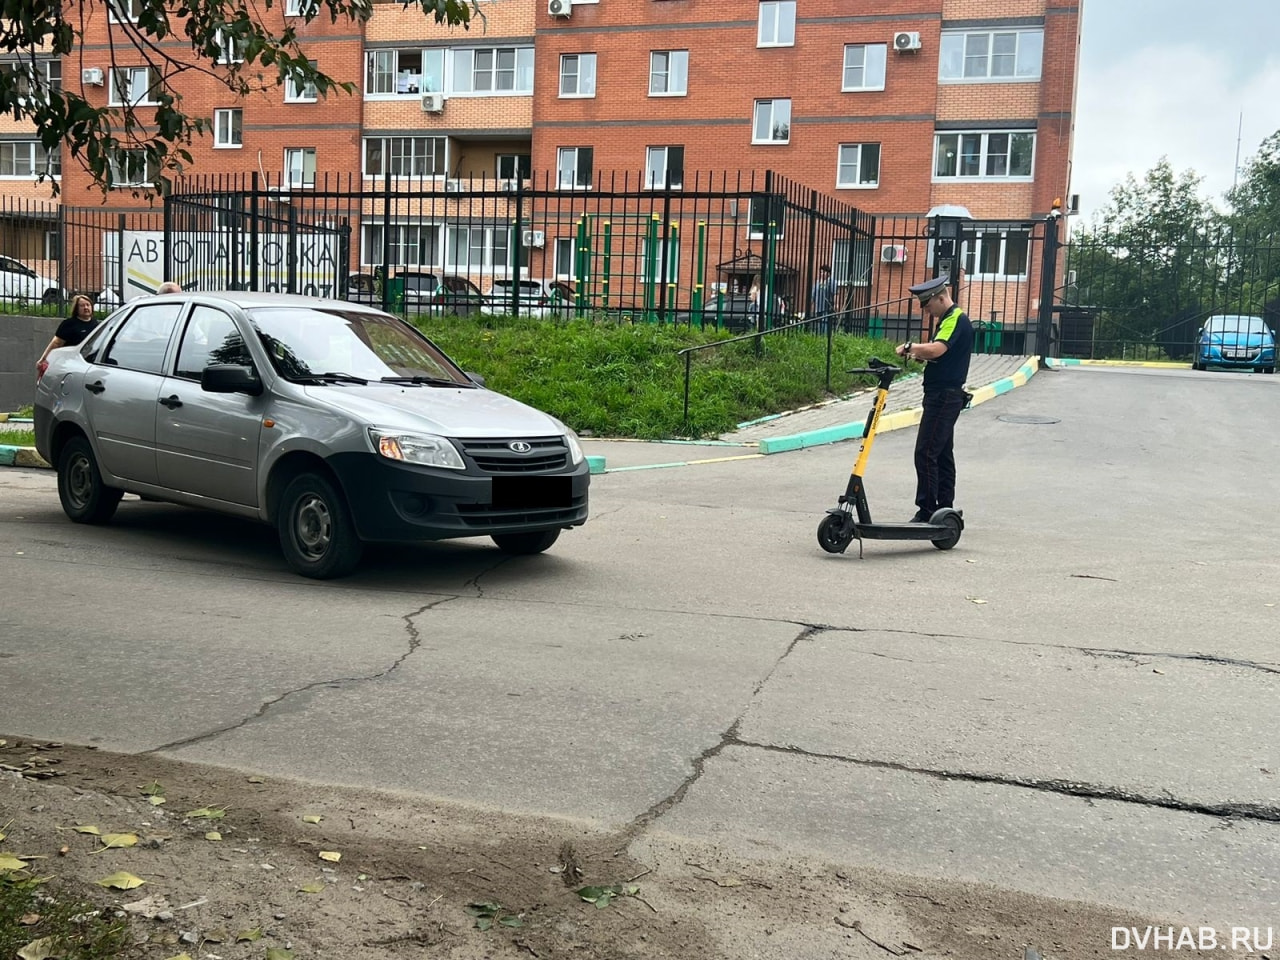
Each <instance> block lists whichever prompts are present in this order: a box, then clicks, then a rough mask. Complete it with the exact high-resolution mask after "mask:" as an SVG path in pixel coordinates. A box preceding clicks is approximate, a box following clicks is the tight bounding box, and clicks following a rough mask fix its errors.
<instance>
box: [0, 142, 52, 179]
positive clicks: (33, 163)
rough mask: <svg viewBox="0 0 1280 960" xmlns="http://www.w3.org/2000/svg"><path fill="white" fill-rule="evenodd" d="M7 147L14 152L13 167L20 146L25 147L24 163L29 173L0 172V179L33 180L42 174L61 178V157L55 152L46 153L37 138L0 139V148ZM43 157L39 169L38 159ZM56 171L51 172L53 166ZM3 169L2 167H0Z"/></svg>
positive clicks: (15, 165) (15, 167)
mask: <svg viewBox="0 0 1280 960" xmlns="http://www.w3.org/2000/svg"><path fill="white" fill-rule="evenodd" d="M4 147H9V148H11V149H12V150H13V152H14V169H15V170H16V169H17V154H18V152H19V148H20V147H25V148H26V154H27V161H26V165H27V166H28V167H30V168H31V172H30V173H0V180H35V179H37V178H39V177H40V176H41V175H42V174H43V175H45V176H48V177H50V178H52V179H54V180H61V179H62V157H61V156H60V155H59V154H57V153H48V152H47V151H46V150H45V149H44V144H43V143H41V142H40V141H39V140H0V149H2V148H4ZM41 157H43V158H44V161H45V163H44V169H43V170H41V169H40V159H41ZM54 167H56V168H57V172H56V173H55V172H53V168H54ZM0 169H3V168H0Z"/></svg>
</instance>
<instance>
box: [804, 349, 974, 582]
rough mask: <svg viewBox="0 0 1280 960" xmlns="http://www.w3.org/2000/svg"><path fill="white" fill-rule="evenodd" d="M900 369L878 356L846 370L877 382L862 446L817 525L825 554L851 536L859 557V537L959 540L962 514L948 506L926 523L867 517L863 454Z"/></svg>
mask: <svg viewBox="0 0 1280 960" xmlns="http://www.w3.org/2000/svg"><path fill="white" fill-rule="evenodd" d="M901 372H902V368H901V367H895V366H892V365H891V364H888V363H885V362H884V361H883V360H881V359H879V358H878V357H872V358H871V359H870V360H868V361H867V367H866V368H864V369H858V370H850V371H849V373H866V374H870V375H871V376H873V377H876V378H877V379H878V380H879V381H880V383H879V387H878V388H877V390H876V399H875V403H874V404H873V405H872V407H871V412H870V413H869V414H868V415H867V425H866V429H865V430H864V431H863V437H862V448H861V450H859V452H858V460H857V462H856V463H855V464H854V465H853V474H852V475H851V476H850V477H849V486H848V488H847V489H846V490H845V492H844V496H842V497H841V498H840V500H839V504H840V505H839V506H838V507H832V508H831V509H830V510H828V511H827V515H826V516H825V517H823V518H822V522H821V523H820V524H818V544H819V546H821V547H822V549H823V550H825V551H827V553H844V551H845V548H846V547H848V546H849V544H850V543H852V542H853V539H854V538H855V537H857V539H858V557H859V558H861V557H862V541H863V540H929V541H932V543H933V545H934V546H935V547H937V548H938V549H939V550H950V549H951V548H952V547H954V546H955V545H956V544H957V543H959V542H960V534H961V533H962V532H963V531H964V514H963V512H962V511H960V510H955V509H953V508H951V507H940V508H939V509H937V510H935V511H934V513H933V516H931V517H930V518H929V522H928V523H873V522H872V520H871V508H870V507H868V506H867V491H866V488H865V487H864V486H863V483H862V474H863V471H864V470H865V469H866V466H867V457H868V455H869V454H870V453H871V444H872V443H873V442H874V441H875V438H876V427H877V426H879V423H880V414H881V413H882V412H883V411H884V405H885V402H886V401H887V400H888V399H889V385H890V384H891V383H892V382H893V378H894V377H896V376H897V375H898V374H900V373H901Z"/></svg>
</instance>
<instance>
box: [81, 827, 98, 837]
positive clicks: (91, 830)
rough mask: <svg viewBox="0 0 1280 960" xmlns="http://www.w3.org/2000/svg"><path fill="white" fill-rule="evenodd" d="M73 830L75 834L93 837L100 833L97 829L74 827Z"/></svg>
mask: <svg viewBox="0 0 1280 960" xmlns="http://www.w3.org/2000/svg"><path fill="white" fill-rule="evenodd" d="M75 830H76V833H89V834H92V835H93V836H95V837H96V836H98V835H99V834H100V833H101V832H102V831H101V830H99V829H98V828H97V827H76V828H75Z"/></svg>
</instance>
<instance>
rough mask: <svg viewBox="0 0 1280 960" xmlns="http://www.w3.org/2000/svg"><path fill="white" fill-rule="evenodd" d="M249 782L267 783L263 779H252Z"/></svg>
mask: <svg viewBox="0 0 1280 960" xmlns="http://www.w3.org/2000/svg"><path fill="white" fill-rule="evenodd" d="M249 782H250V783H266V781H265V780H263V779H262V778H261V777H250V778H249Z"/></svg>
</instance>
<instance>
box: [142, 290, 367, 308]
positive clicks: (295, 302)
mask: <svg viewBox="0 0 1280 960" xmlns="http://www.w3.org/2000/svg"><path fill="white" fill-rule="evenodd" d="M146 299H147V300H148V301H151V300H180V301H184V302H185V301H196V302H199V303H218V302H222V303H231V304H234V305H235V306H237V307H239V308H240V309H241V310H249V309H252V308H253V307H311V308H312V309H316V308H329V309H332V308H335V307H340V308H341V309H343V310H349V311H355V312H358V313H381V312H382V311H381V310H378V309H377V308H375V307H369V306H366V305H364V304H359V303H352V302H351V301H350V300H337V299H328V300H326V299H324V298H322V297H304V296H302V295H300V294H295V293H258V292H256V291H253V290H183V291H182V292H181V293H163V294H160V295H158V296H154V297H147V298H146ZM133 302H134V301H129V302H128V303H127V304H126V305H131V304H132V303H133Z"/></svg>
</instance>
